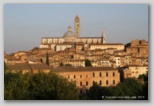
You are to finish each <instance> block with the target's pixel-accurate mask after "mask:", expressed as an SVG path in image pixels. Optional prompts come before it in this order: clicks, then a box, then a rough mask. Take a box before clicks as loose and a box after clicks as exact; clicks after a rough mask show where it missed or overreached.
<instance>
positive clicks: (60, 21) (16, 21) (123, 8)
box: [4, 4, 148, 53]
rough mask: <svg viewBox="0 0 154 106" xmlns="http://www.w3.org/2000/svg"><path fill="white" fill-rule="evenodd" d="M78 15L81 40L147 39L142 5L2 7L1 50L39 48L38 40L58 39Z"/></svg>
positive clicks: (146, 20) (144, 11) (13, 5)
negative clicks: (2, 39)
mask: <svg viewBox="0 0 154 106" xmlns="http://www.w3.org/2000/svg"><path fill="white" fill-rule="evenodd" d="M76 15H79V16H80V25H81V37H95V36H96V37H100V36H101V34H102V32H103V31H104V32H105V34H106V40H107V42H108V43H124V44H126V43H128V42H130V41H131V40H135V39H145V40H148V5H146V4H5V5H4V50H5V52H6V53H12V52H17V51H22V50H30V49H32V48H34V47H39V44H40V42H41V38H42V37H62V36H63V34H64V33H65V32H66V31H67V27H68V26H69V25H70V26H72V29H73V30H74V17H75V16H76Z"/></svg>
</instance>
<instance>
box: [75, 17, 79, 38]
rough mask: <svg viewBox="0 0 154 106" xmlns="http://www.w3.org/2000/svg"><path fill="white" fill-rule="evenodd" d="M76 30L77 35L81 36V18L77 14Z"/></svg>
mask: <svg viewBox="0 0 154 106" xmlns="http://www.w3.org/2000/svg"><path fill="white" fill-rule="evenodd" d="M74 32H75V34H76V36H77V37H80V18H79V16H76V17H75V19H74Z"/></svg>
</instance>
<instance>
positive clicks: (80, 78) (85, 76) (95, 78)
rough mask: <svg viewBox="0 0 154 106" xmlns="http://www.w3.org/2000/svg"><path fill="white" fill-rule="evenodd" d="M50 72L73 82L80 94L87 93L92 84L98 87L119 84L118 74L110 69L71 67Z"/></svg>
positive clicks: (58, 68) (53, 69)
mask: <svg viewBox="0 0 154 106" xmlns="http://www.w3.org/2000/svg"><path fill="white" fill-rule="evenodd" d="M52 71H53V72H55V73H56V74H58V75H61V76H63V77H64V78H66V79H68V80H69V81H74V82H75V83H76V86H77V87H78V88H79V89H80V93H86V92H88V90H89V88H90V87H91V86H93V84H94V82H96V83H97V84H99V85H100V86H116V85H117V84H119V83H120V74H119V72H118V70H117V69H115V68H112V67H73V66H65V67H64V66H63V67H56V68H52Z"/></svg>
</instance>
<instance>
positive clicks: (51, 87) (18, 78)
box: [4, 72, 79, 100]
mask: <svg viewBox="0 0 154 106" xmlns="http://www.w3.org/2000/svg"><path fill="white" fill-rule="evenodd" d="M4 78H5V79H4V99H5V100H76V99H79V95H78V92H77V91H78V89H77V87H76V85H75V83H73V82H68V80H67V79H65V78H63V77H60V76H58V75H56V74H54V73H53V72H50V73H49V74H45V73H38V74H32V75H31V74H22V73H8V72H7V73H5V74H4Z"/></svg>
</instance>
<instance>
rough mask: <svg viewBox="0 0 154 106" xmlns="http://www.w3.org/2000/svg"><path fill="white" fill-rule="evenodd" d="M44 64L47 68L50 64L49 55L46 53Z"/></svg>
mask: <svg viewBox="0 0 154 106" xmlns="http://www.w3.org/2000/svg"><path fill="white" fill-rule="evenodd" d="M46 64H47V65H48V66H49V65H50V63H49V54H48V52H47V54H46Z"/></svg>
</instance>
